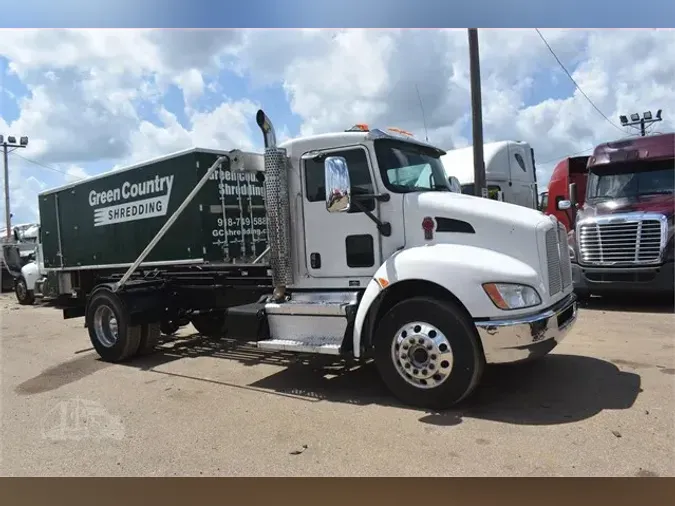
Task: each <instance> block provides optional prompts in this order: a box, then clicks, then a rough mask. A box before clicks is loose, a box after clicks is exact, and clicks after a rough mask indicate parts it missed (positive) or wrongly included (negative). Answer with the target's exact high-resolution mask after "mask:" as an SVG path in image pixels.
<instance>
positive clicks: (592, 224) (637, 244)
mask: <svg viewBox="0 0 675 506" xmlns="http://www.w3.org/2000/svg"><path fill="white" fill-rule="evenodd" d="M617 220H620V221H617ZM665 224H666V223H665V220H664V219H661V218H660V217H654V218H643V217H635V218H629V217H625V218H624V217H620V216H617V215H614V216H611V217H608V218H606V219H595V220H593V221H589V222H584V223H580V224H579V231H578V233H579V253H580V261H581V263H584V264H595V265H603V264H604V265H614V264H617V263H626V264H632V265H636V264H651V263H658V262H660V261H661V252H662V251H663V241H664V230H665Z"/></svg>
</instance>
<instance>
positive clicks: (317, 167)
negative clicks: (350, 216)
mask: <svg viewBox="0 0 675 506" xmlns="http://www.w3.org/2000/svg"><path fill="white" fill-rule="evenodd" d="M330 156H343V157H344V158H345V160H347V165H348V167H349V179H350V180H351V184H352V186H351V193H352V195H358V194H368V193H370V194H372V193H375V191H374V187H373V180H372V178H371V177H370V167H369V165H368V156H367V155H366V152H365V150H363V149H361V148H357V149H348V150H344V151H333V152H331V153H330ZM323 161H324V158H319V159H317V160H305V194H306V195H307V200H308V201H309V202H325V200H326V179H325V174H324V167H323ZM360 203H361V204H362V205H363V206H364V207H365V208H366V209H368V210H369V211H372V210H374V209H375V201H374V200H368V201H361V202H360ZM349 212H352V213H353V212H357V213H358V212H361V211H359V210H358V209H356V208H355V207H354V206H352V208H351V210H350V211H349Z"/></svg>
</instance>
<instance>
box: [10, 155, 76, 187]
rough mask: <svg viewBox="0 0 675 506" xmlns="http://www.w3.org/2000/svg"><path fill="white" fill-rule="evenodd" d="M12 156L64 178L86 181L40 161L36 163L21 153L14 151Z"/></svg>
mask: <svg viewBox="0 0 675 506" xmlns="http://www.w3.org/2000/svg"><path fill="white" fill-rule="evenodd" d="M11 154H12V155H14V156H18V157H19V158H21V159H22V160H25V161H27V162H28V163H32V164H33V165H37V166H39V167H43V168H45V169H49V170H52V171H54V172H58V173H59V174H63V175H64V176H68V177H74V178H75V179H78V180H81V179H84V178H81V177H78V176H75V175H73V174H68V173H67V172H65V171H62V170H59V169H55V168H54V167H50V166H49V165H45V164H44V163H40V162H38V161H36V160H32V159H30V158H26V157H25V156H22V155H20V154H19V153H15V152H13V151H12V152H11Z"/></svg>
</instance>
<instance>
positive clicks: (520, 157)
mask: <svg viewBox="0 0 675 506" xmlns="http://www.w3.org/2000/svg"><path fill="white" fill-rule="evenodd" d="M513 156H514V157H515V159H516V162H518V165H519V166H520V168H521V169H523V172H527V167H526V166H525V160H523V157H522V156H520V153H516V154H515V155H513Z"/></svg>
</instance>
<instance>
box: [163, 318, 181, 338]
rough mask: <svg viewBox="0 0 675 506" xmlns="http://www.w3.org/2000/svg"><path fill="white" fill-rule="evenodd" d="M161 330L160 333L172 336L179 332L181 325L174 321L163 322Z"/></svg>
mask: <svg viewBox="0 0 675 506" xmlns="http://www.w3.org/2000/svg"><path fill="white" fill-rule="evenodd" d="M159 328H160V332H161V333H162V334H164V335H165V336H172V335H174V334H175V333H176V332H178V329H180V324H179V323H178V322H175V321H173V320H162V322H161V323H160V327H159Z"/></svg>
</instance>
